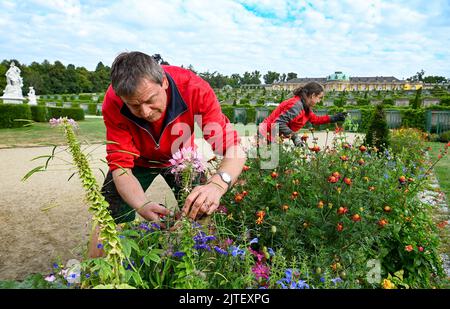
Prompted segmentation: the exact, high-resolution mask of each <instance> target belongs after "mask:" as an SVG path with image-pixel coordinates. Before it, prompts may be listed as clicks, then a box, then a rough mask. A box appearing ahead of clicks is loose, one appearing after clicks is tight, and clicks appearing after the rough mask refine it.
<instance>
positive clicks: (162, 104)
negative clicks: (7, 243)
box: [89, 52, 246, 257]
mask: <svg viewBox="0 0 450 309" xmlns="http://www.w3.org/2000/svg"><path fill="white" fill-rule="evenodd" d="M102 114H103V119H104V122H105V126H106V138H107V140H108V141H109V142H108V144H107V146H106V152H107V156H106V160H107V161H108V165H109V172H108V175H107V177H106V179H105V182H104V185H103V188H102V193H103V195H104V196H105V199H106V201H107V202H108V203H109V204H110V212H111V214H112V216H113V218H114V219H115V221H116V222H117V223H121V222H128V221H132V220H134V218H135V212H138V213H139V214H140V215H141V216H142V217H143V218H144V219H146V220H149V221H153V222H156V223H158V222H159V218H160V216H161V215H168V214H169V213H170V211H169V210H168V209H167V208H165V207H163V206H161V205H159V204H158V203H156V202H154V201H152V199H151V197H150V199H149V198H147V196H146V195H145V193H144V192H145V190H147V188H148V187H149V186H150V184H151V183H152V182H153V180H154V178H155V177H156V176H157V175H158V174H161V176H163V177H164V178H165V180H166V182H167V183H168V185H169V186H170V187H171V188H172V189H174V190H175V191H179V190H180V187H179V184H178V183H177V182H176V181H175V178H174V175H173V174H171V173H170V169H171V163H170V162H169V160H170V159H171V158H172V155H173V154H174V153H175V152H176V151H178V150H179V149H180V148H181V147H182V145H183V146H185V145H190V146H194V135H193V133H194V123H195V122H197V124H198V125H199V126H200V127H201V128H202V131H203V136H204V138H205V140H206V141H207V142H208V143H210V144H211V146H212V148H213V151H214V152H215V153H216V154H218V155H223V156H224V158H223V160H222V162H221V165H220V166H219V168H218V170H217V172H216V173H215V174H214V175H213V176H211V178H210V179H208V180H207V181H206V184H204V185H199V186H197V187H195V188H194V189H193V190H192V192H191V193H190V194H189V195H188V196H187V198H186V203H185V204H184V206H183V208H182V212H183V213H184V214H186V215H187V216H188V217H189V218H191V219H196V218H198V217H199V216H200V215H202V214H207V215H210V214H211V213H212V212H213V211H214V210H216V209H217V207H218V206H219V201H220V198H221V197H222V196H223V195H224V194H225V193H226V192H227V191H228V190H229V189H230V187H231V186H232V185H233V183H234V182H235V181H236V180H237V178H238V176H239V175H240V173H241V171H242V168H243V166H244V163H245V160H246V158H245V153H244V152H243V150H242V148H241V146H240V145H239V141H240V139H239V136H238V134H237V132H236V131H235V130H234V129H233V128H232V125H231V124H230V121H229V120H228V118H227V117H226V116H225V115H224V114H223V113H222V110H221V108H220V104H219V101H218V100H217V97H216V95H215V94H214V91H213V90H212V88H211V87H210V85H209V84H208V83H207V82H206V81H204V80H203V79H201V78H200V77H199V76H197V75H196V74H195V73H193V72H191V71H190V70H186V69H183V68H180V67H176V66H169V65H159V64H158V63H157V62H156V61H155V60H154V59H153V58H152V57H151V56H149V55H147V54H144V53H141V52H124V53H121V54H120V55H118V56H117V57H116V59H115V60H114V62H113V64H112V67H111V85H110V86H109V88H108V90H107V91H106V95H105V98H104V102H103V106H102ZM194 117H195V118H194ZM94 234H95V235H94V237H93V239H92V241H91V245H90V253H89V255H90V256H91V257H95V256H100V255H101V254H102V252H101V251H99V250H96V247H97V242H98V239H97V237H98V230H97V233H94Z"/></svg>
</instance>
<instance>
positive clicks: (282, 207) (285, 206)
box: [281, 204, 289, 211]
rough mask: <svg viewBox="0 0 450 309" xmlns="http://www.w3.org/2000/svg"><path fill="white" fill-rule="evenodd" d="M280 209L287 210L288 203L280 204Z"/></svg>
mask: <svg viewBox="0 0 450 309" xmlns="http://www.w3.org/2000/svg"><path fill="white" fill-rule="evenodd" d="M281 209H282V210H283V211H287V210H288V209H289V205H288V204H284V205H281Z"/></svg>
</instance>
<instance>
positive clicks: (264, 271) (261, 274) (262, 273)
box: [252, 262, 270, 280]
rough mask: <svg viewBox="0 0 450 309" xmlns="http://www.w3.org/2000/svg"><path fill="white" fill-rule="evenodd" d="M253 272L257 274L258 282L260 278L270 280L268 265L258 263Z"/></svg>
mask: <svg viewBox="0 0 450 309" xmlns="http://www.w3.org/2000/svg"><path fill="white" fill-rule="evenodd" d="M252 272H253V273H254V274H255V277H256V280H259V279H260V278H263V279H268V278H269V273H270V269H269V267H268V266H267V265H265V264H263V263H259V262H258V263H256V264H255V266H253V267H252Z"/></svg>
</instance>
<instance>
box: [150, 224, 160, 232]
mask: <svg viewBox="0 0 450 309" xmlns="http://www.w3.org/2000/svg"><path fill="white" fill-rule="evenodd" d="M152 228H154V229H155V230H160V229H161V226H159V224H157V223H152Z"/></svg>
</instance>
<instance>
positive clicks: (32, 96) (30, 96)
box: [28, 86, 37, 105]
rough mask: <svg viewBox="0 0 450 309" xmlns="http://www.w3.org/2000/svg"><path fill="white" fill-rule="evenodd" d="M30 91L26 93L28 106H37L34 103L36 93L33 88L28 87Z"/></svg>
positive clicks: (35, 102)
mask: <svg viewBox="0 0 450 309" xmlns="http://www.w3.org/2000/svg"><path fill="white" fill-rule="evenodd" d="M28 88H29V89H30V91H28V104H30V105H37V101H36V92H35V91H34V88H33V86H31V87H28Z"/></svg>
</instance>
